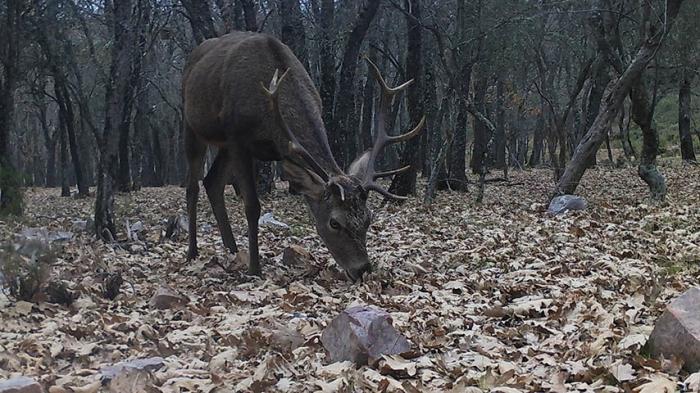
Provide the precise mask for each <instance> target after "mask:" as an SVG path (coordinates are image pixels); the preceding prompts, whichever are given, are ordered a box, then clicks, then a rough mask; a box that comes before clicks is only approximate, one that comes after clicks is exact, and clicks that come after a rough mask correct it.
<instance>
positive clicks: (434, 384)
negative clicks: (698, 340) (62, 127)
mask: <svg viewBox="0 0 700 393" xmlns="http://www.w3.org/2000/svg"><path fill="white" fill-rule="evenodd" d="M664 173H665V174H666V176H667V181H668V186H669V197H668V201H667V202H665V203H662V204H654V203H651V202H649V201H647V199H646V193H647V190H646V188H645V186H644V185H643V183H642V182H641V181H639V180H638V178H637V176H636V170H635V169H634V168H631V167H630V168H622V169H610V168H603V169H594V170H590V171H588V172H587V174H586V177H585V178H584V181H583V183H582V185H581V187H580V190H582V192H583V196H584V197H586V199H588V201H589V208H588V210H586V211H583V212H570V213H567V214H564V215H562V216H558V217H551V216H548V215H547V214H546V213H545V210H546V204H545V202H546V200H547V196H548V192H549V190H550V188H551V185H550V184H549V181H548V180H549V178H550V177H551V173H550V172H549V171H547V170H532V171H526V172H514V173H512V174H511V175H512V176H511V177H512V181H513V183H515V184H517V185H512V186H511V185H509V183H495V184H493V185H489V187H487V190H486V195H485V198H484V200H485V202H484V204H483V205H481V206H478V205H474V204H473V202H472V201H471V200H472V199H473V198H472V195H470V194H459V193H449V192H445V193H440V194H439V195H438V198H437V200H436V202H435V203H434V204H433V205H432V206H429V207H426V206H424V205H422V204H421V203H420V202H419V201H418V200H417V199H412V200H410V201H409V202H408V203H407V204H405V205H404V206H395V205H386V206H381V201H380V200H378V199H373V200H372V201H371V203H372V205H373V208H374V211H375V220H374V223H373V224H372V227H371V229H370V231H369V233H368V249H369V253H370V256H371V258H372V259H373V262H374V264H375V270H374V273H372V274H371V275H369V276H367V277H365V281H364V282H362V283H360V284H351V283H349V282H347V281H346V280H345V279H344V275H343V274H342V272H340V271H339V270H338V268H337V267H336V265H335V264H334V262H333V261H332V259H331V257H330V255H329V254H328V251H327V250H326V249H325V248H324V247H323V246H322V244H321V241H320V239H319V237H318V236H317V235H316V233H315V231H314V228H313V226H312V223H311V221H310V218H309V216H308V214H307V212H306V210H305V207H304V205H303V203H302V201H301V199H300V198H299V197H295V196H290V195H288V194H287V193H286V192H285V191H283V190H282V189H281V187H282V185H278V187H279V189H277V190H276V191H274V193H273V195H272V196H270V197H268V198H266V199H264V200H263V201H262V205H263V212H272V213H273V214H274V217H275V218H276V219H278V220H279V221H281V222H284V223H285V224H286V225H288V228H285V227H282V226H263V227H261V230H260V231H261V232H260V254H261V257H262V259H263V261H264V263H265V265H264V268H263V271H264V277H263V278H256V277H250V276H248V275H247V274H246V268H245V263H244V262H242V261H241V260H236V258H234V257H233V256H230V255H228V254H227V253H226V252H225V248H224V247H223V244H222V242H221V240H220V237H219V235H218V231H217V230H216V229H215V228H216V224H215V220H214V218H213V215H212V213H211V209H210V207H209V205H208V202H207V200H206V197H204V196H201V197H200V201H199V235H200V240H199V244H200V253H201V256H200V258H199V259H198V260H197V261H194V262H191V263H186V262H185V252H186V247H187V244H186V243H187V240H186V238H187V236H186V234H184V235H182V234H179V235H178V236H171V237H172V240H171V239H169V238H168V237H166V236H164V235H163V233H165V232H166V230H167V227H168V225H169V224H168V222H170V225H171V226H172V223H173V222H175V223H177V222H180V221H181V218H178V217H185V216H186V215H185V213H184V206H185V203H184V191H183V190H182V189H180V188H178V187H164V188H155V189H143V190H140V191H137V192H133V193H131V194H122V195H118V197H117V216H118V217H120V219H121V220H122V221H123V224H122V227H121V228H120V231H121V234H120V239H122V240H123V241H120V242H117V243H114V244H105V243H102V242H99V241H96V240H94V237H93V236H92V234H91V233H90V232H89V231H88V230H86V231H75V224H74V223H75V222H83V221H89V220H88V219H89V217H90V216H91V214H92V208H93V206H92V203H93V201H92V200H91V199H70V198H60V197H59V196H58V192H57V190H45V189H33V190H28V192H27V198H28V201H27V215H26V217H25V218H23V219H22V220H21V221H4V222H0V236H2V239H3V241H10V240H11V239H13V238H14V234H16V233H21V231H22V230H24V229H25V228H46V229H48V230H50V231H55V232H56V233H59V232H67V231H71V230H73V231H74V232H75V233H74V234H73V237H72V239H70V240H68V241H66V242H65V244H64V246H63V248H62V251H61V253H60V254H59V255H58V258H57V261H56V262H55V263H54V265H53V266H52V271H51V278H52V279H56V280H61V282H64V283H66V285H67V287H68V288H69V289H70V290H71V291H73V292H75V294H76V300H75V301H74V302H73V303H72V304H70V305H60V304H53V303H48V302H45V301H39V302H38V303H28V302H25V301H15V299H12V298H10V297H7V296H5V295H0V377H10V376H15V375H20V374H23V375H28V376H33V377H35V378H36V379H37V380H38V381H40V382H41V383H42V384H43V385H44V386H46V387H47V388H50V389H47V390H48V391H50V392H62V391H74V392H77V391H84V392H87V391H99V389H105V387H103V386H101V385H100V383H99V381H100V378H101V370H104V369H105V368H107V367H110V366H112V365H114V364H118V363H120V362H124V361H129V360H134V359H144V358H150V357H162V358H163V359H164V363H165V367H163V368H161V369H160V370H158V371H154V372H149V373H148V374H147V375H144V374H142V373H136V372H134V373H133V374H134V375H131V374H129V373H127V374H125V375H123V376H120V378H123V380H122V381H121V382H120V381H117V382H116V383H111V384H110V386H109V389H110V391H121V392H131V391H134V392H136V391H144V392H232V391H253V392H263V391H265V392H267V391H285V392H286V391H290V392H295V391H296V392H306V391H320V392H355V391H382V392H423V391H454V392H485V391H492V392H526V391H552V392H569V391H579V392H629V391H634V392H661V391H669V392H672V391H676V389H677V387H678V386H680V385H683V386H685V388H686V389H689V391H697V389H698V386H699V385H700V382H698V381H700V377H698V374H697V373H696V374H691V375H688V374H687V373H684V372H683V371H680V370H681V368H680V366H681V365H679V364H678V363H677V362H675V363H674V360H673V359H661V360H657V359H648V358H646V357H644V356H643V354H641V350H642V346H643V344H644V342H645V341H646V338H647V337H648V335H649V334H650V332H651V329H652V328H653V324H654V321H655V320H656V318H658V316H659V315H660V314H661V312H662V311H663V309H664V307H665V304H667V302H669V301H670V300H671V299H673V298H674V297H675V296H677V295H679V294H680V293H682V292H683V291H684V290H685V289H687V288H689V287H690V286H694V285H698V263H700V235H699V234H700V198H699V196H700V186H699V185H698V182H697V181H692V179H696V180H697V179H699V178H700V170H699V169H698V168H697V167H689V166H681V165H680V164H670V165H667V166H665V167H664ZM226 200H227V207H228V211H229V216H230V219H231V223H232V227H233V232H234V234H235V235H236V241H237V243H238V244H239V246H241V248H246V247H245V246H246V245H247V241H246V237H245V236H246V224H245V219H244V215H243V209H242V205H241V201H240V199H239V198H237V197H236V196H235V195H234V194H233V192H232V191H231V190H227V194H226ZM136 224H138V225H136ZM180 226H182V225H180ZM170 232H172V229H171V231H170ZM176 232H178V231H176ZM41 233H45V232H41ZM176 235H177V233H176ZM292 245H297V246H302V247H303V248H304V249H306V250H308V251H309V252H310V253H311V255H312V259H311V260H310V261H309V262H308V264H304V265H291V266H290V265H286V264H284V263H282V258H281V255H282V254H283V251H284V249H285V248H286V247H289V246H292ZM243 260H244V258H243ZM107 274H112V275H114V274H118V275H119V276H120V277H121V278H123V280H124V284H123V285H122V286H121V287H120V289H119V292H118V294H117V296H116V297H115V298H114V300H110V299H108V298H106V297H105V296H103V292H104V290H103V288H102V286H103V281H104V279H105V277H106V275H107ZM162 287H168V288H172V289H173V290H175V291H177V293H179V294H181V295H182V297H183V298H184V299H186V300H187V301H186V302H180V303H178V307H173V308H168V307H164V308H163V309H158V308H154V307H151V306H150V305H149V300H150V299H151V298H152V297H153V296H154V294H156V293H157V292H158V290H159V288H162ZM360 304H368V305H372V306H376V307H379V308H382V309H384V310H386V311H387V312H389V313H390V314H391V316H392V318H393V320H394V325H395V326H396V328H397V329H398V330H400V331H401V332H402V333H403V334H405V335H406V337H407V338H408V339H409V341H410V342H411V343H412V345H413V347H414V349H413V350H412V355H410V356H409V354H404V356H399V355H392V356H383V357H382V358H381V359H379V360H378V361H377V362H375V363H374V364H370V365H368V366H363V367H361V368H357V367H355V365H353V364H352V363H350V362H338V363H330V360H329V359H330V358H329V356H328V355H327V354H326V353H325V351H324V349H323V347H322V345H321V344H320V335H321V332H322V331H323V329H324V327H325V326H326V325H327V324H328V323H329V322H330V321H331V319H332V318H333V317H334V316H336V315H337V314H338V313H339V312H341V311H342V310H344V309H345V308H347V307H350V306H352V305H360ZM115 389H116V390H115ZM690 389H694V390H690Z"/></svg>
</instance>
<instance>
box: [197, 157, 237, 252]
mask: <svg viewBox="0 0 700 393" xmlns="http://www.w3.org/2000/svg"><path fill="white" fill-rule="evenodd" d="M231 167H232V160H231V154H230V152H229V150H228V149H226V148H221V149H220V150H219V152H218V153H217V155H216V158H215V159H214V163H213V164H212V166H211V168H210V169H209V173H207V176H206V177H205V178H204V189H205V190H206V191H207V196H208V197H209V203H210V204H211V208H212V210H213V211H214V217H215V218H216V224H217V226H218V227H219V233H221V240H222V241H223V242H224V247H226V248H228V249H229V251H231V253H233V254H235V253H237V252H238V247H237V246H236V240H235V239H234V237H233V232H232V231H231V223H230V222H229V219H228V213H227V212H226V203H225V201H224V188H225V187H226V183H227V179H229V178H230V176H231V169H232V168H231Z"/></svg>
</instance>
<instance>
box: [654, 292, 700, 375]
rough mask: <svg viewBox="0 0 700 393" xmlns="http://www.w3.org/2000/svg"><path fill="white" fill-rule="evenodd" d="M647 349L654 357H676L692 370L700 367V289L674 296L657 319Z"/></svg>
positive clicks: (686, 367)
mask: <svg viewBox="0 0 700 393" xmlns="http://www.w3.org/2000/svg"><path fill="white" fill-rule="evenodd" d="M646 349H647V350H648V351H649V353H650V354H651V355H652V356H655V357H658V356H661V355H663V356H664V357H665V358H666V359H669V358H671V357H672V356H676V357H677V358H679V359H681V360H683V362H684V363H683V368H685V369H686V370H687V371H689V372H696V371H698V370H700V288H698V287H695V288H691V289H689V290H687V291H685V293H683V294H682V295H681V296H679V297H677V298H676V299H674V300H673V301H672V302H671V303H670V304H669V305H668V306H666V311H664V313H663V314H662V315H661V317H660V318H659V319H658V320H657V321H656V325H655V326H654V331H652V332H651V336H649V340H648V341H647V344H646Z"/></svg>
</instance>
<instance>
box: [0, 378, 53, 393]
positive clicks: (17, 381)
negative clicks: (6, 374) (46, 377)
mask: <svg viewBox="0 0 700 393" xmlns="http://www.w3.org/2000/svg"><path fill="white" fill-rule="evenodd" d="M43 391H44V389H42V387H41V385H39V383H38V382H37V381H35V380H33V379H31V378H28V377H15V378H10V379H7V380H4V381H0V393H42V392H43Z"/></svg>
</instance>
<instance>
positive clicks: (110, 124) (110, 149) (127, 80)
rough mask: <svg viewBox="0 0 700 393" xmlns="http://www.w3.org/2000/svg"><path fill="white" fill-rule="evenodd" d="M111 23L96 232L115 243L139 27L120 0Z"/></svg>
mask: <svg viewBox="0 0 700 393" xmlns="http://www.w3.org/2000/svg"><path fill="white" fill-rule="evenodd" d="M108 8H109V9H108V11H107V12H108V13H109V15H108V20H109V26H110V28H111V32H112V34H113V38H114V44H113V45H112V49H111V52H112V62H111V64H110V68H109V79H108V83H107V85H106V90H105V122H104V130H103V132H102V135H101V140H100V141H99V143H98V144H99V146H101V149H100V163H99V165H98V176H97V192H96V196H95V231H96V234H97V236H98V237H99V238H101V239H103V240H105V241H112V240H114V239H115V237H116V233H117V228H116V225H115V223H114V192H115V186H116V182H117V177H118V169H119V155H118V145H119V135H120V131H122V130H123V129H124V128H127V129H128V127H129V123H130V118H131V107H132V105H133V103H132V101H133V89H134V85H133V84H132V80H133V78H134V75H132V72H133V70H132V68H131V64H132V62H131V61H132V58H133V52H134V45H133V43H134V41H135V39H136V37H135V34H134V32H135V30H136V27H135V26H134V23H133V20H132V19H133V18H132V8H133V6H132V1H131V0H119V1H115V2H114V3H113V4H108Z"/></svg>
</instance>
